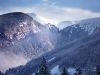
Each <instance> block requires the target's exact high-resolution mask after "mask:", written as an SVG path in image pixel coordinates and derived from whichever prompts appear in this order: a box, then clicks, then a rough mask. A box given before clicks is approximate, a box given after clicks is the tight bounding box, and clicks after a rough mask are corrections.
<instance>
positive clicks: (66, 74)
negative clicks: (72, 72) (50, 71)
mask: <svg viewBox="0 0 100 75" xmlns="http://www.w3.org/2000/svg"><path fill="white" fill-rule="evenodd" d="M61 75H69V74H68V72H67V70H66V68H65V67H64V69H63V72H62V73H61Z"/></svg>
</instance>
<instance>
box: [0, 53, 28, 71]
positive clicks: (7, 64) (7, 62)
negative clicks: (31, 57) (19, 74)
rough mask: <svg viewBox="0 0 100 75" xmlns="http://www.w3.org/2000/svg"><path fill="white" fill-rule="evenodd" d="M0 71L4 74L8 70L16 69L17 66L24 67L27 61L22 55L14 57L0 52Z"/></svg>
mask: <svg viewBox="0 0 100 75" xmlns="http://www.w3.org/2000/svg"><path fill="white" fill-rule="evenodd" d="M0 59H3V60H2V61H1V60H0V71H2V72H5V71H6V70H8V69H9V68H12V67H17V66H19V65H25V64H26V63H27V61H28V60H27V59H26V58H25V57H23V56H22V55H15V54H12V53H11V52H10V53H3V52H0Z"/></svg>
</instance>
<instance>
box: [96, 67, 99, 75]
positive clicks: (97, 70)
mask: <svg viewBox="0 0 100 75" xmlns="http://www.w3.org/2000/svg"><path fill="white" fill-rule="evenodd" d="M96 73H97V75H100V67H99V66H97V67H96Z"/></svg>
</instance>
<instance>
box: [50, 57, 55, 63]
mask: <svg viewBox="0 0 100 75" xmlns="http://www.w3.org/2000/svg"><path fill="white" fill-rule="evenodd" d="M55 58H56V57H53V58H51V59H49V60H48V62H51V61H53V60H54V59H55Z"/></svg>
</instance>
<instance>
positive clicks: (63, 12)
mask: <svg viewBox="0 0 100 75" xmlns="http://www.w3.org/2000/svg"><path fill="white" fill-rule="evenodd" d="M9 10H10V12H12V11H21V12H26V13H32V12H33V13H36V14H37V15H39V16H41V17H43V18H44V19H47V20H46V21H47V22H50V23H53V24H57V23H59V22H61V21H73V20H74V21H76V20H82V19H87V18H93V17H100V13H99V12H98V13H97V12H93V11H90V10H84V9H79V8H70V7H60V6H56V5H54V4H47V3H45V4H42V5H35V6H30V7H25V8H24V7H13V8H12V7H11V8H9Z"/></svg>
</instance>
